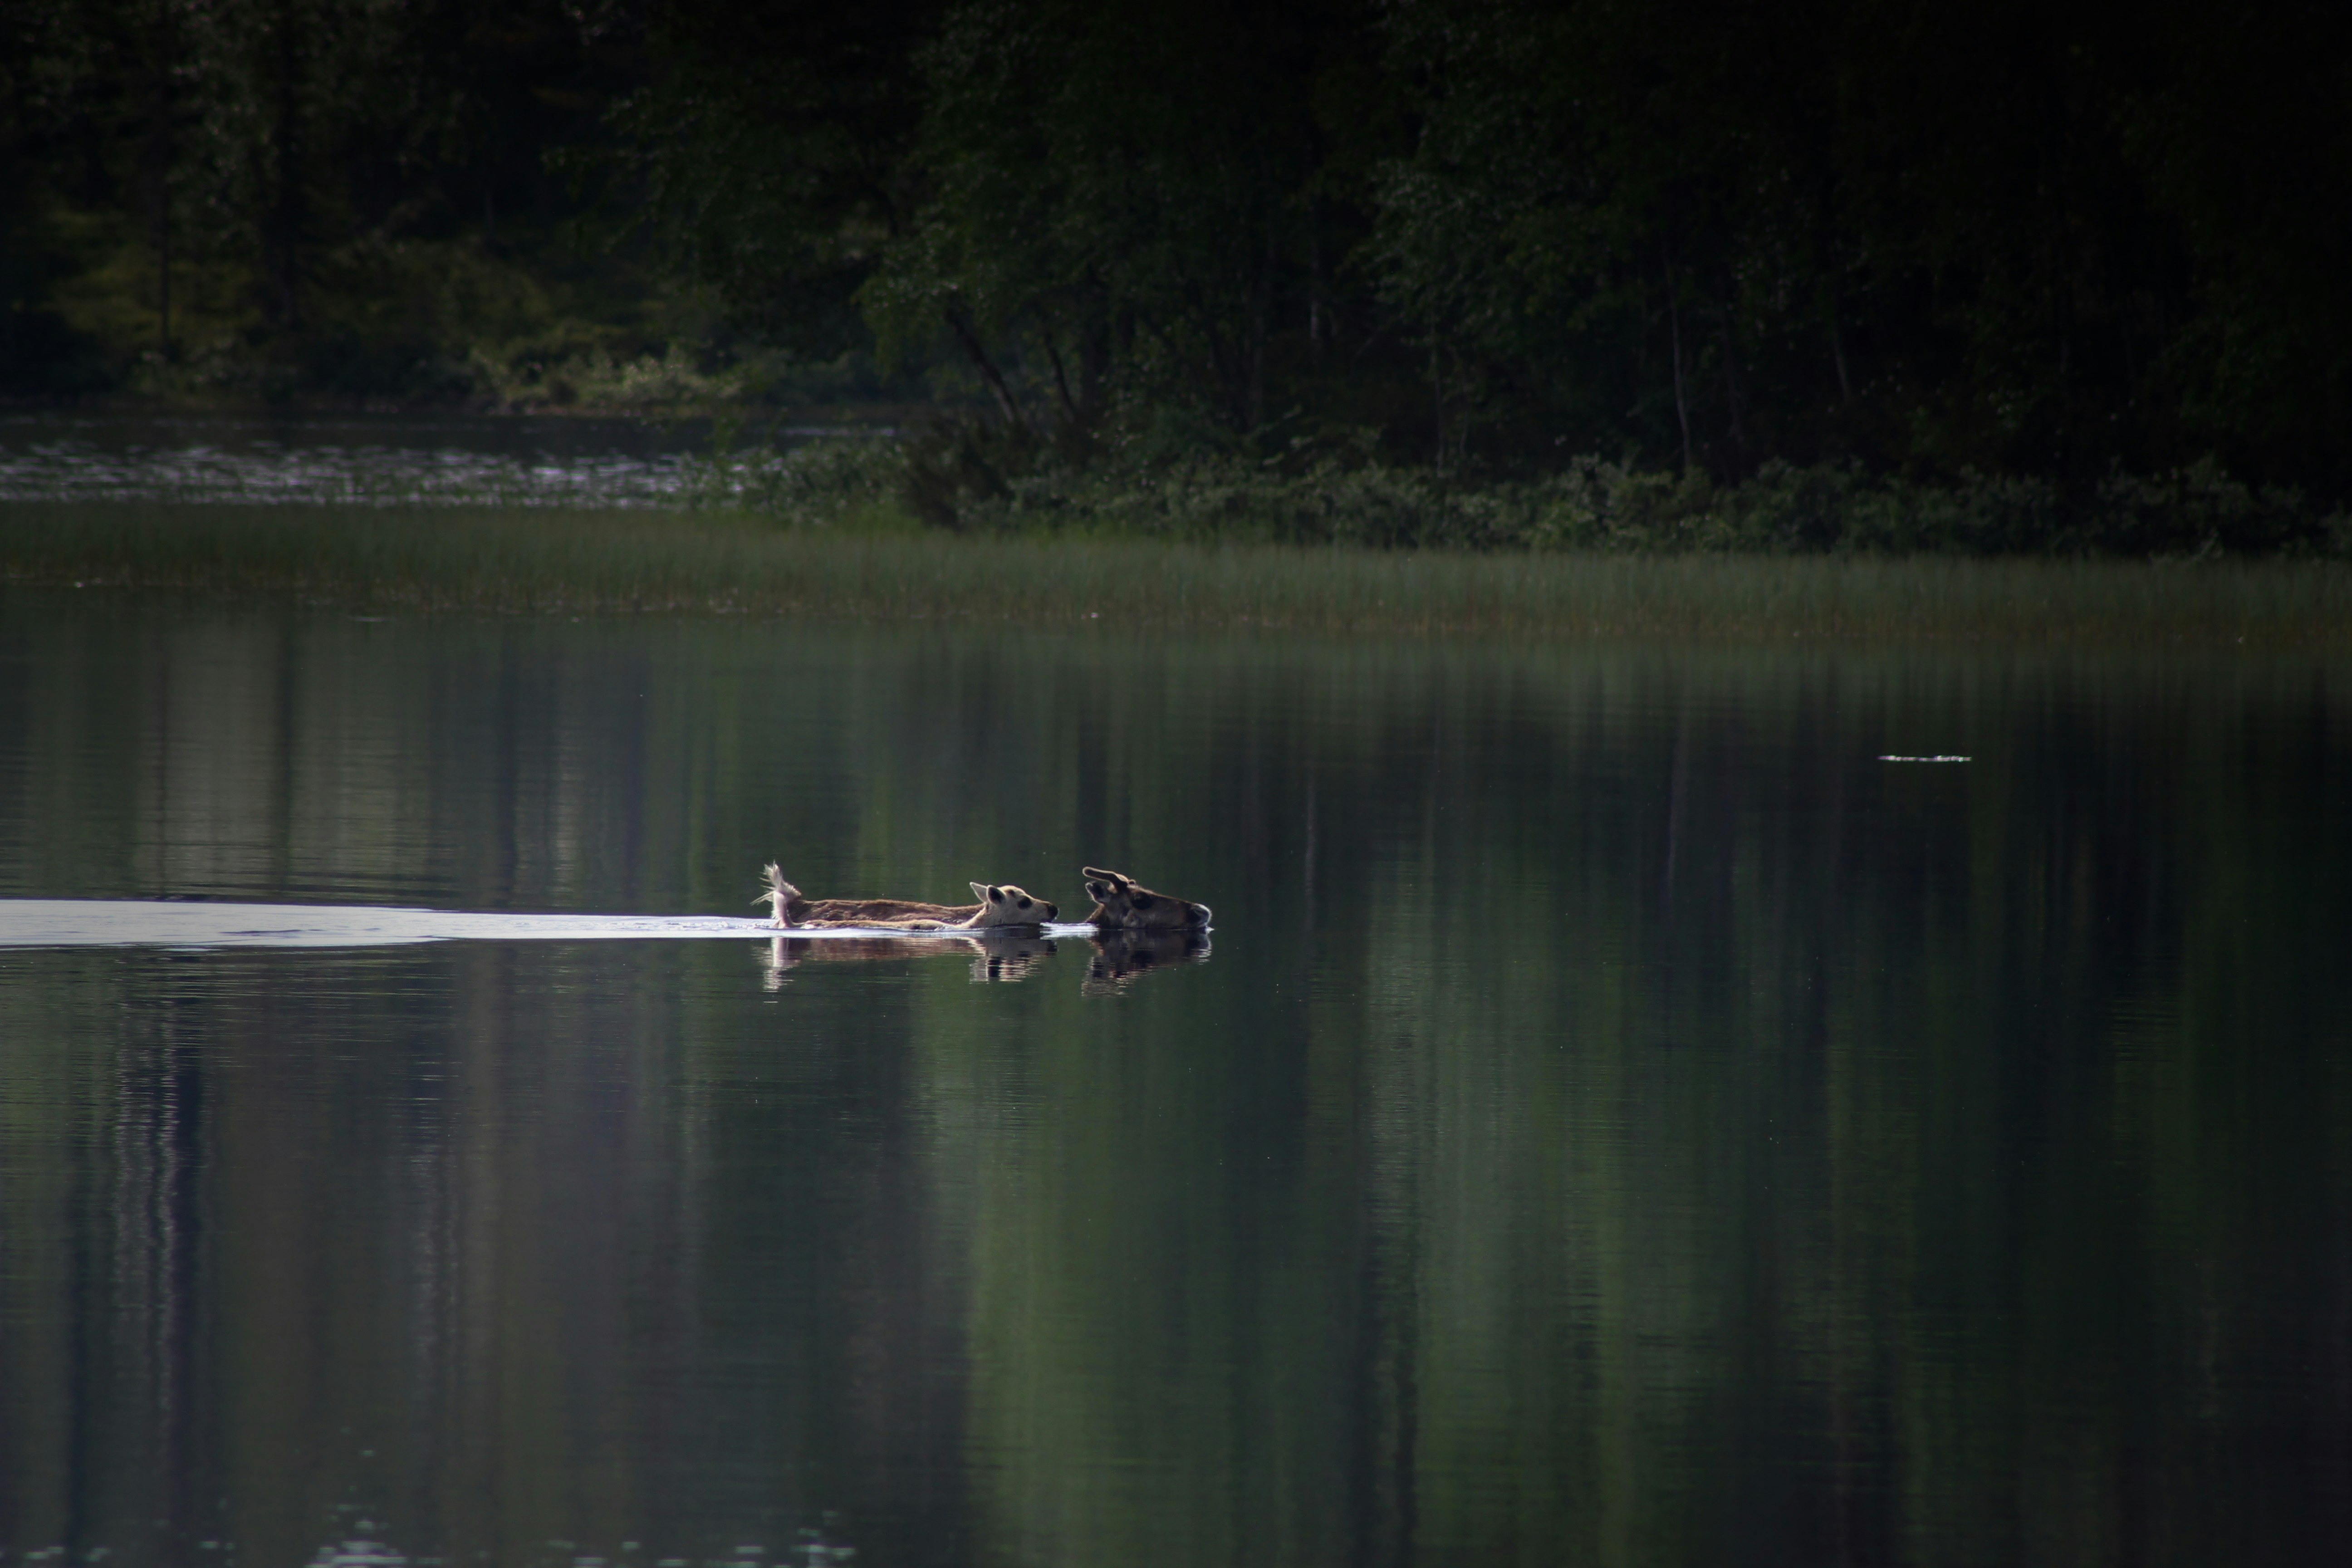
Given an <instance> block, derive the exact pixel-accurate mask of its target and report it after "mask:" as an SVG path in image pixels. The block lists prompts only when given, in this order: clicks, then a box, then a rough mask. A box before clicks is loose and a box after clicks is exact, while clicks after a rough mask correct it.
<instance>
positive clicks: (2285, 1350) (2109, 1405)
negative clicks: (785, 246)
mask: <svg viewBox="0 0 2352 1568" xmlns="http://www.w3.org/2000/svg"><path fill="white" fill-rule="evenodd" d="M2346 675H2347V671H2346V670H2345V669H2344V668H2342V666H2341V665H2340V664H2336V665H2330V664H2328V663H2326V662H2323V661H2317V660H2312V659H2297V658H2269V657H2264V658H2253V657H2243V656H2242V657H2235V658H2232V657H2228V656H2219V655H2215V656H2198V657H2194V658H2190V657H2178V656H2159V655H2149V656H2147V657H2139V656H2133V655H2098V656H2089V655H2084V656H2071V655H2040V654H2037V655H2032V656H2025V655H2019V654H2012V653H2003V652H2000V651H1993V652H1982V653H1972V654H1942V653H1937V654H1925V653H1921V654H1912V653H1901V652H1879V653H1872V652H1869V651H1846V652H1835V651H1821V650H1791V651H1787V652H1775V651H1769V650H1768V651H1762V652H1759V651H1757V650H1754V649H1747V650H1706V649H1674V648H1661V647H1606V646H1595V645H1588V644H1570V645H1564V646H1560V647H1551V648H1548V649H1529V648H1518V647H1499V646H1490V645H1479V644H1445V643H1436V642H1431V643H1423V644H1414V643H1372V642H1344V641H1328V642H1320V641H1311V640H1303V639H1297V640H1294V639H1286V638H1278V637H1264V638H1251V637H1219V638H1203V639H1187V638H1181V637H1129V636H1125V635H1123V634H1121V633H1120V632H1118V631H1116V630H1110V631H1102V632H1096V633H1091V634H1087V633H1076V632H1073V633H1068V634H1062V633H1051V632H1026V633H1009V632H1005V631H1003V630H975V629H959V628H945V627H939V626H797V625H788V624H778V623H772V622H757V621H751V620H745V619H737V620H729V621H717V620H688V619H662V618H655V617H646V618H637V619H623V618H614V619H604V620H597V619H589V620H586V621H582V622H569V621H561V620H529V619H503V620H494V619H481V620H472V619H462V618H445V619H391V620H358V619H354V618H352V617H350V616H342V615H336V614H328V613H323V612H309V611H300V610H294V609H283V610H280V609H270V608H266V607H247V608H242V609H236V610H212V609H203V608H191V607H187V606H184V605H173V604H170V603H165V602H158V601H149V600H137V599H129V598H113V597H106V596H100V595H71V594H44V595H36V594H26V593H22V592H18V593H14V594H9V595H0V897H5V898H8V899H44V900H86V899H87V900H99V899H104V900H190V901H222V902H226V901H258V902H277V903H284V904H289V905H303V906H313V907H315V906H354V907H356V906H367V907H369V908H371V909H374V908H385V909H412V910H414V909H424V910H446V911H465V912H467V913H468V914H473V915H487V914H493V913H496V912H498V911H538V912H549V913H562V914H572V915H583V916H585V915H598V914H617V915H631V916H646V917H655V916H659V917H668V916H681V917H682V916H730V917H732V916H748V915H750V914H751V912H752V911H751V897H752V895H753V893H754V892H755V891H757V890H758V889H757V883H756V878H757V873H758V870H759V868H760V865H761V862H762V861H764V860H767V859H771V858H774V859H777V860H780V861H781V862H782V864H783V865H784V866H785V867H786V868H787V869H788V871H789V872H790V874H791V875H792V876H793V878H794V879H796V880H798V881H799V882H800V883H801V884H802V885H803V887H804V888H805V889H809V890H811V891H812V892H820V893H894V894H905V895H913V896H928V897H932V898H939V899H947V898H952V897H961V896H963V889H964V885H965V883H966V882H967V881H968V880H970V879H989V880H997V881H1006V880H1009V881H1014V882H1018V883H1021V884H1023V885H1024V886H1026V887H1027V888H1029V889H1032V890H1033V891H1037V892H1043V893H1045V895H1047V896H1048V897H1051V898H1055V899H1057V900H1061V901H1062V903H1063V905H1064V907H1065V909H1066V910H1074V909H1076V908H1082V907H1083V905H1084V901H1085V900H1084V899H1083V897H1082V895H1081V892H1080V889H1079V886H1078V878H1077V874H1076V873H1077V868H1078V867H1079V866H1080V865H1081V864H1082V863H1092V864H1096V865H1107V866H1110V867H1114V868H1121V869H1125V870H1128V871H1129V872H1131V873H1133V874H1135V875H1137V876H1139V877H1140V878H1142V879H1144V880H1145V881H1147V882H1149V883H1152V884H1155V885H1157V886H1159V887H1160V888H1162V889H1166V890H1171V891H1173V892H1176V893H1178V894H1181V895H1183V896H1186V897H1189V898H1192V899H1197V900H1204V901H1206V902H1208V903H1210V904H1211V905H1213V907H1214V909H1215V911H1216V916H1215V929H1214V930H1213V931H1212V932H1211V933H1210V935H1211V941H1210V943H1209V945H1208V947H1207V949H1206V950H1205V951H1203V952H1186V951H1181V950H1180V951H1175V952H1160V953H1158V954H1151V953H1142V954H1138V953H1135V952H1116V951H1097V948H1096V947H1095V946H1094V944H1092V943H1090V942H1087V941H1086V940H1085V939H1084V938H1082V937H1078V938H1073V937H1063V938H1060V939H1057V940H1040V941H1035V942H1029V943H1026V944H1021V945H1019V946H1018V947H1017V948H1015V949H1011V950H1005V951H982V949H981V948H979V947H976V946H973V945H971V944H964V943H959V942H928V943H920V944H909V943H887V942H839V943H834V944H825V943H820V942H807V943H793V942H784V943H778V942H772V941H770V940H767V939H766V938H764V937H761V936H757V935H752V934H747V933H743V932H741V931H719V932H716V933H714V934H710V935H709V936H708V937H707V938H704V939H699V940H681V939H677V938H676V937H675V936H673V937H671V938H669V939H665V940H644V941H635V940H626V939H618V940H600V941H570V940H535V941H528V942H525V941H508V940H501V939H500V938H499V936H497V935H488V936H479V935H460V937H459V938H458V939H457V940H447V941H430V942H409V943H406V944H404V945H378V946H352V947H340V946H335V945H332V944H328V945H317V944H312V945H289V946H273V945H270V944H269V943H268V942H247V943H242V944H234V945H216V944H210V943H208V942H206V941H205V940H203V939H202V936H201V932H202V931H203V930H204V929H205V925H204V922H203V921H194V923H193V924H190V925H188V926H185V927H180V926H173V927H172V928H170V930H169V931H163V930H162V929H161V928H159V930H158V931H157V933H155V934H154V938H153V944H152V945H128V946H95V945H87V944H79V945H76V944H65V945H58V946H53V947H12V948H0V1549H5V1552H6V1561H9V1562H16V1561H19V1560H25V1559H29V1558H33V1557H34V1556H36V1555H37V1554H38V1553H43V1552H48V1553H52V1554H53V1555H52V1556H51V1558H50V1559H49V1560H50V1561H58V1562H71V1563H95V1562H104V1563H107V1564H108V1565H109V1568H118V1565H123V1564H148V1563H155V1564H170V1565H173V1568H180V1565H195V1564H213V1563H220V1564H235V1563H243V1564H247V1565H251V1568H259V1565H262V1564H269V1565H273V1568H276V1565H283V1564H291V1563H305V1562H315V1563H341V1564H345V1565H355V1564H359V1563H373V1564H408V1563H419V1564H424V1563H448V1564H452V1565H455V1564H460V1563H501V1564H545V1565H548V1568H621V1565H625V1564H644V1565H646V1568H660V1565H662V1564H668V1565H670V1568H678V1565H680V1564H691V1565H694V1568H702V1565H705V1564H718V1563H731V1564H738V1565H743V1568H750V1565H752V1564H766V1563H808V1564H819V1563H864V1564H871V1565H874V1568H881V1565H884V1564H889V1565H894V1568H895V1565H898V1564H961V1563H1002V1564H1015V1563H1022V1564H1026V1563H1070V1564H1129V1563H1135V1564H1169V1565H1171V1568H1172V1565H1176V1564H1184V1565H1188V1568H1190V1565H1199V1564H1223V1563H1265V1564H1293V1563H1333V1564H1340V1563H1348V1564H1354V1563H1374V1564H1407V1563H1427V1564H1437V1563H1480V1564H1484V1563H1582V1562H1589V1563H1641V1564H1661V1563H1673V1564H1683V1563H1688V1564H1716V1563H1759V1564H1791V1565H1794V1564H1820V1563H1922V1564H1925V1563H1938V1564H1941V1563H2029V1562H2030V1563H2053V1564H2074V1563H2084V1564H2093V1563H2095V1564H2105V1563H2118V1564H2120V1563H2241V1564H2243V1563H2308V1562H2316V1561H2321V1560H2324V1559H2326V1558H2327V1557H2328V1556H2330V1555H2331V1554H2333V1553H2335V1552H2340V1550H2341V1548H2342V1546H2343V1544H2344V1542H2347V1541H2352V964H2347V962H2346V958H2345V954H2346V939H2347V932H2352V907H2347V905H2352V891H2347V889H2352V684H2347V679H2346ZM1889 755H1897V756H1942V757H1964V758H1966V759H1967V760H1966V761H1965V762H1947V763H1889V762H1884V761H1881V760H1880V759H1881V758H1882V757H1885V756H1889ZM320 918H324V917H320V916H317V915H316V914H315V912H314V913H311V914H303V915H300V916H299V918H298V917H297V916H294V915H289V917H288V921H289V929H292V927H294V926H297V925H304V924H305V922H310V923H312V924H315V922H316V921H317V920H318V919H320ZM236 929H238V930H248V929H251V928H249V927H248V926H247V923H246V922H244V921H243V920H242V918H241V917H240V919H239V920H238V921H237V922H236ZM306 929H307V926H306ZM480 929H483V928H476V927H468V928H466V930H467V931H476V930H480ZM191 931H193V932H196V933H198V934H196V935H189V934H187V933H188V932H191ZM173 933H178V934H173ZM59 940H60V942H64V940H65V939H64V938H62V937H61V938H60V939H59Z"/></svg>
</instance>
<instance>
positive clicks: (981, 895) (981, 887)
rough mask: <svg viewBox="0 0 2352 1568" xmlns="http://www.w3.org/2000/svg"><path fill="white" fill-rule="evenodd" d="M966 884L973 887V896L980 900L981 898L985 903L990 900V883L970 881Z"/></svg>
mask: <svg viewBox="0 0 2352 1568" xmlns="http://www.w3.org/2000/svg"><path fill="white" fill-rule="evenodd" d="M966 885H967V886H968V887H970V888H971V896H972V897H973V898H975V899H978V900H981V901H982V902H983V903H984V902H986V901H987V900H988V884H987V883H985V882H971V883H968V884H966Z"/></svg>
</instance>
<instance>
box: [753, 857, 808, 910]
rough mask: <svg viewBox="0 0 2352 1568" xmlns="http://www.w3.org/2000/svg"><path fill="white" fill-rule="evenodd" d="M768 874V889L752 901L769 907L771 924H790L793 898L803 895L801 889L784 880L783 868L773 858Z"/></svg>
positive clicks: (769, 864) (769, 863)
mask: <svg viewBox="0 0 2352 1568" xmlns="http://www.w3.org/2000/svg"><path fill="white" fill-rule="evenodd" d="M767 875H768V890H767V891H766V892H764V893H761V895H760V896H759V897H758V898H756V899H753V900H751V901H752V902H753V903H755V904H766V905H767V906H768V907H769V910H770V914H769V919H768V923H769V924H770V925H775V926H790V925H791V924H792V923H793V907H792V906H793V900H794V899H797V898H799V897H800V896H801V890H800V889H798V888H795V887H793V885H792V884H791V883H790V882H787V881H785V880H784V873H783V868H782V867H780V866H778V865H777V864H776V863H775V862H774V861H773V860H771V861H769V862H768V867H767Z"/></svg>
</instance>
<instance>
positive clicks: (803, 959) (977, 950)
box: [760, 933, 1055, 991]
mask: <svg viewBox="0 0 2352 1568" xmlns="http://www.w3.org/2000/svg"><path fill="white" fill-rule="evenodd" d="M1054 952H1055V946H1054V942H1053V939H1052V938H1050V937H1039V936H1009V935H996V934H993V933H982V934H978V935H973V936H943V937H940V938H938V939H936V940H929V941H924V942H907V941H904V940H901V939H899V938H897V937H887V936H877V937H847V938H844V939H841V940H838V941H815V940H812V939H810V938H808V937H793V936H782V935H779V936H774V937H771V938H770V939H769V940H768V942H767V943H766V945H764V946H763V947H761V949H760V984H761V985H762V986H763V987H765V988H766V989H768V990H770V991H780V990H782V988H783V985H784V983H785V979H786V977H787V976H788V975H789V974H790V973H792V971H793V970H795V969H797V968H799V967H800V966H801V965H802V964H803V963H873V962H875V961H877V960H879V959H899V960H904V959H908V958H940V957H949V956H954V957H959V958H969V959H970V960H971V979H972V983H973V984H976V985H985V984H989V983H991V982H992V981H1003V982H1006V983H1010V982H1013V981H1016V980H1026V979H1028V978H1029V974H1030V972H1031V971H1032V970H1034V969H1035V968H1036V967H1037V965H1038V964H1039V963H1043V962H1044V961H1045V960H1046V959H1048V958H1051V957H1052V956H1053V955H1054Z"/></svg>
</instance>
